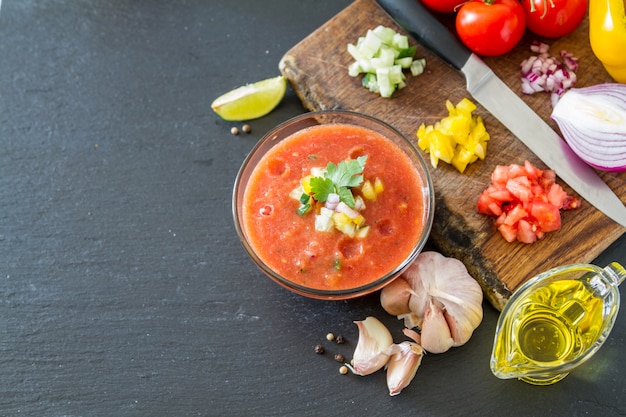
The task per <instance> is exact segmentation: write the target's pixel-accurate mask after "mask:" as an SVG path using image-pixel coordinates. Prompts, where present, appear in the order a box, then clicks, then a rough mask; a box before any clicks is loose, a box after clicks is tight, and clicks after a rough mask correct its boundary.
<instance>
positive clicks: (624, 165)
mask: <svg viewBox="0 0 626 417" xmlns="http://www.w3.org/2000/svg"><path fill="white" fill-rule="evenodd" d="M551 117H552V119H553V120H554V121H555V122H556V123H557V124H558V125H559V128H560V129H561V133H562V134H563V137H564V138H565V140H566V141H567V144H568V145H569V146H570V147H571V148H572V150H573V151H574V152H575V153H576V154H577V155H578V156H579V157H580V159H582V160H583V161H585V162H586V163H587V164H589V165H591V166H592V167H594V168H597V169H599V170H602V171H626V84H619V83H606V84H598V85H594V86H590V87H583V88H572V89H570V90H568V91H567V92H566V93H565V94H563V96H561V98H560V99H559V100H558V102H557V103H556V105H555V106H554V109H553V111H552V116H551Z"/></svg>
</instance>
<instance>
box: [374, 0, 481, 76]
mask: <svg viewBox="0 0 626 417" xmlns="http://www.w3.org/2000/svg"><path fill="white" fill-rule="evenodd" d="M376 1H377V2H378V4H379V5H380V6H381V7H382V8H383V9H384V10H385V11H386V12H387V13H388V14H389V15H390V16H391V18H392V19H393V20H395V21H396V23H398V25H400V26H401V27H402V28H403V29H404V30H406V31H407V32H408V33H409V34H411V36H413V37H414V38H415V39H416V40H417V41H418V42H419V43H421V44H422V45H423V46H424V47H426V48H428V49H430V50H431V51H432V52H434V53H435V54H436V55H438V56H439V57H440V58H441V59H443V60H444V61H446V62H447V63H448V64H450V65H451V66H452V67H454V68H455V69H457V70H461V68H463V65H465V63H466V62H467V60H468V59H469V58H470V56H471V55H472V52H471V51H470V50H469V49H467V48H466V47H465V45H463V44H462V43H461V41H459V40H458V39H457V38H456V37H455V36H454V35H453V34H452V33H450V31H449V30H448V29H447V28H446V27H445V26H444V25H442V24H441V23H440V22H439V21H438V20H437V19H436V18H435V17H434V16H433V15H432V14H431V13H430V11H428V10H427V9H426V7H424V5H423V4H422V2H421V1H420V0H376Z"/></svg>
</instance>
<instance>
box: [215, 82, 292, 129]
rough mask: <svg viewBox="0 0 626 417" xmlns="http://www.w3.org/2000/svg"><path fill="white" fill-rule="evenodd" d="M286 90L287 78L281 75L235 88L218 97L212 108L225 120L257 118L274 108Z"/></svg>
mask: <svg viewBox="0 0 626 417" xmlns="http://www.w3.org/2000/svg"><path fill="white" fill-rule="evenodd" d="M286 91H287V80H286V79H285V77H284V76H282V75H279V76H278V77H274V78H268V79H266V80H262V81H257V82H255V83H253V84H246V85H244V86H241V87H238V88H235V89H234V90H232V91H229V92H228V93H226V94H223V95H221V96H219V97H218V98H216V99H215V101H213V103H212V104H211V108H212V109H213V110H214V111H215V113H217V114H218V116H220V117H221V118H222V119H224V120H229V121H240V120H250V119H256V118H259V117H261V116H265V115H266V114H268V113H269V112H271V111H272V110H274V108H275V107H276V106H278V103H280V101H281V100H282V99H283V97H284V96H285V92H286Z"/></svg>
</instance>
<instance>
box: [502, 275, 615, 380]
mask: <svg viewBox="0 0 626 417" xmlns="http://www.w3.org/2000/svg"><path fill="white" fill-rule="evenodd" d="M602 304H603V294H602V293H601V292H599V291H597V289H595V288H593V287H590V286H589V283H586V282H585V281H583V280H560V281H555V282H553V283H551V284H549V285H547V286H545V287H542V288H540V289H538V290H537V291H534V292H530V293H529V294H528V295H527V296H526V297H524V298H523V299H521V300H519V304H518V306H519V307H518V310H517V313H516V315H515V317H514V318H513V319H512V320H511V321H510V323H509V324H510V328H508V329H504V330H505V331H501V332H500V333H499V335H498V338H497V339H496V341H495V345H494V356H495V357H499V358H504V360H505V361H506V365H505V366H504V367H503V368H501V370H502V372H504V373H506V372H520V371H528V370H531V369H533V370H537V372H538V374H540V373H541V369H542V368H543V367H550V368H554V367H559V366H561V365H563V364H566V363H568V362H570V361H571V360H572V359H574V358H576V357H577V356H578V355H580V354H582V353H584V352H585V351H586V350H587V349H588V348H589V347H590V346H591V345H593V344H594V343H595V341H596V340H597V338H598V336H599V334H600V332H601V331H602V325H603V319H604V318H603V315H602V312H603V308H602Z"/></svg>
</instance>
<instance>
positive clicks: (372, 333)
mask: <svg viewBox="0 0 626 417" xmlns="http://www.w3.org/2000/svg"><path fill="white" fill-rule="evenodd" d="M354 323H355V324H356V325H357V327H358V328H359V341H358V342H357V344H356V348H355V349H354V356H353V358H352V363H351V364H350V369H351V370H352V372H353V373H355V374H357V375H369V374H371V373H374V372H376V371H378V370H379V369H380V368H382V367H383V366H385V364H386V363H387V361H388V360H389V356H390V354H391V353H390V352H389V351H388V348H389V347H390V346H391V345H392V344H393V338H392V337H391V333H389V330H388V329H387V327H385V325H384V324H382V323H381V322H380V320H378V319H377V318H375V317H367V318H366V319H365V320H361V321H355V322H354Z"/></svg>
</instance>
